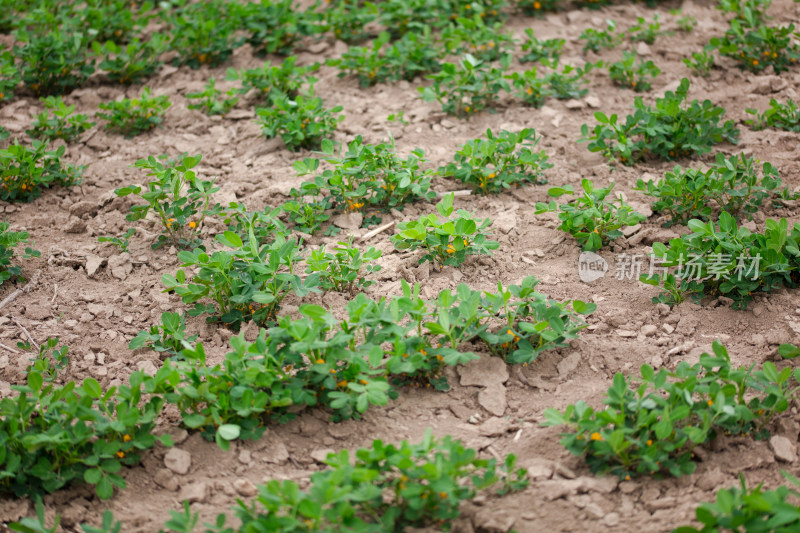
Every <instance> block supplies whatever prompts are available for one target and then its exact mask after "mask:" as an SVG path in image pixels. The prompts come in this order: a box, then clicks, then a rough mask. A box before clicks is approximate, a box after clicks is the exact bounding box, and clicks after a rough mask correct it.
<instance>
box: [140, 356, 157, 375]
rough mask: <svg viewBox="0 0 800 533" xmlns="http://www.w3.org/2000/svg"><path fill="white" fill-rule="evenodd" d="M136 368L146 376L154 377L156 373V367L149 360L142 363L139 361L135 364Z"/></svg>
mask: <svg viewBox="0 0 800 533" xmlns="http://www.w3.org/2000/svg"><path fill="white" fill-rule="evenodd" d="M136 368H137V369H138V370H141V371H142V372H143V373H144V374H145V375H147V376H155V375H156V373H157V372H158V369H157V368H156V365H155V364H154V363H153V362H152V361H150V360H149V359H145V360H144V361H139V362H138V363H136Z"/></svg>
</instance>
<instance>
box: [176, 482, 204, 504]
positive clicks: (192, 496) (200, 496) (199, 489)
mask: <svg viewBox="0 0 800 533" xmlns="http://www.w3.org/2000/svg"><path fill="white" fill-rule="evenodd" d="M207 497H208V484H206V483H205V482H203V481H201V482H198V483H191V484H189V485H184V486H183V488H181V493H180V494H179V495H178V499H179V500H180V501H188V502H189V503H193V502H198V503H203V502H204V501H205V500H206V498H207Z"/></svg>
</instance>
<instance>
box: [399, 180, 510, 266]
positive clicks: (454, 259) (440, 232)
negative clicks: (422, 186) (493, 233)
mask: <svg viewBox="0 0 800 533" xmlns="http://www.w3.org/2000/svg"><path fill="white" fill-rule="evenodd" d="M453 198H454V195H453V194H452V193H451V194H448V195H446V196H445V197H444V198H442V200H441V201H440V202H439V203H438V204H436V211H437V212H438V215H437V214H436V213H434V214H430V215H426V216H423V217H421V218H420V219H419V220H414V221H411V222H401V223H399V224H398V225H397V229H398V233H396V234H395V235H394V236H392V242H393V243H394V246H395V248H397V249H398V250H412V251H413V250H416V249H417V248H422V249H423V251H424V252H425V253H424V255H423V256H422V257H421V258H420V260H419V263H420V264H422V263H424V262H425V261H431V262H434V263H435V264H436V265H438V266H439V268H440V269H442V268H444V267H445V266H456V267H457V266H460V265H461V264H463V263H464V261H466V259H467V256H468V255H476V254H480V255H492V254H491V250H496V249H497V248H498V247H499V246H500V244H499V243H498V242H497V241H490V240H488V238H487V237H488V235H489V233H490V232H489V230H488V228H489V226H490V225H491V224H492V221H491V220H489V219H488V218H485V219H475V218H474V215H472V214H471V213H469V212H467V211H465V210H463V209H459V210H458V211H457V212H456V216H455V217H453V216H452V215H453ZM440 217H441V218H440Z"/></svg>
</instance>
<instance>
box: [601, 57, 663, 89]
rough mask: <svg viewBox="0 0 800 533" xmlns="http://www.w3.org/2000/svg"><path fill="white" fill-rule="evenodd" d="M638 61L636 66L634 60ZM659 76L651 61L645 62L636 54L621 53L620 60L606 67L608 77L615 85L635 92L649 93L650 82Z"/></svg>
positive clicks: (659, 71) (657, 69) (659, 70)
mask: <svg viewBox="0 0 800 533" xmlns="http://www.w3.org/2000/svg"><path fill="white" fill-rule="evenodd" d="M637 59H639V62H638V64H637V62H636V60H637ZM659 74H661V69H660V68H658V67H657V66H656V65H655V63H653V61H652V60H650V59H648V60H647V61H645V60H644V59H641V58H639V57H638V55H637V54H636V52H628V51H625V52H622V60H621V61H617V62H615V63H612V64H611V65H609V67H608V75H609V77H610V78H611V79H612V80H613V81H614V83H615V84H617V85H620V86H622V87H626V88H628V89H633V90H634V91H636V92H642V91H649V90H650V87H651V86H652V85H653V84H652V80H653V79H654V78H656V77H657V76H658V75H659Z"/></svg>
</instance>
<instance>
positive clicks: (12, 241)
mask: <svg viewBox="0 0 800 533" xmlns="http://www.w3.org/2000/svg"><path fill="white" fill-rule="evenodd" d="M10 226H11V224H9V223H8V222H0V286H2V285H3V283H5V282H6V281H8V280H9V279H11V278H12V277H14V276H19V275H20V274H21V273H22V269H21V268H20V267H19V266H18V265H12V264H11V258H13V257H14V248H16V247H17V246H19V245H20V244H27V243H28V237H30V234H29V233H28V232H27V231H10V230H9V229H8V228H9V227H10ZM40 255H41V253H40V252H39V251H38V250H34V249H33V248H32V247H30V246H26V247H25V255H23V256H22V258H23V259H29V258H31V257H39V256H40Z"/></svg>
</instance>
